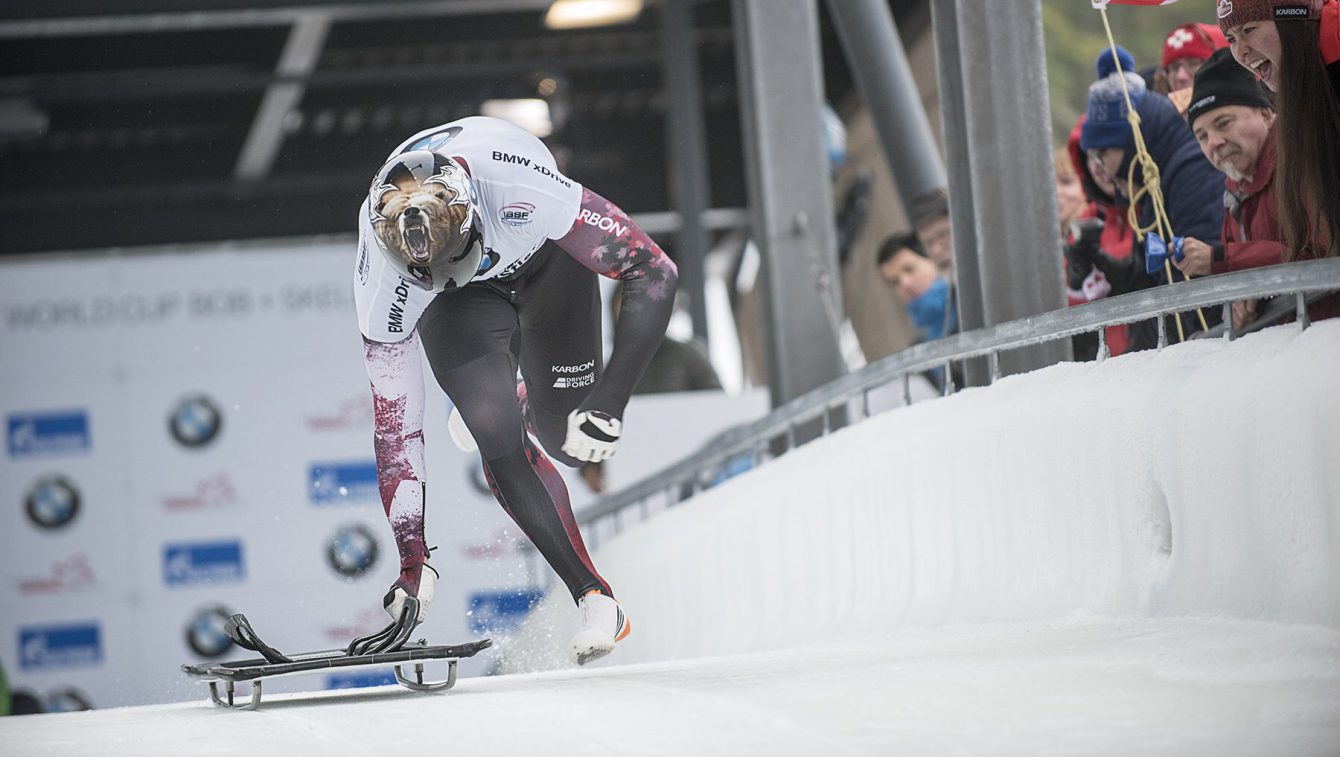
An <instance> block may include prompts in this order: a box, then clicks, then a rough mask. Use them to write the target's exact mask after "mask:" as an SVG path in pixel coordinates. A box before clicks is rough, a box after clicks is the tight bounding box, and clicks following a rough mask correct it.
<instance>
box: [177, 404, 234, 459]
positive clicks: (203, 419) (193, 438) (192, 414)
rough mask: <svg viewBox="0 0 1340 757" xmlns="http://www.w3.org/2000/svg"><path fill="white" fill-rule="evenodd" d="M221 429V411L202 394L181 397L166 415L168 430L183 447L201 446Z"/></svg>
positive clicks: (212, 439) (212, 438)
mask: <svg viewBox="0 0 1340 757" xmlns="http://www.w3.org/2000/svg"><path fill="white" fill-rule="evenodd" d="M222 429H223V413H221V412H220V411H219V407H218V405H216V404H214V402H213V401H212V400H210V398H208V397H206V396H205V395H203V394H197V395H193V396H190V397H186V398H184V399H182V401H181V402H178V403H177V406H176V407H174V408H173V409H172V413H171V415H169V416H168V431H169V432H170V433H171V434H172V438H173V439H176V440H177V443H178V444H180V445H181V446H183V447H188V448H191V449H194V448H197V447H203V446H205V445H206V444H209V443H210V442H212V441H214V439H215V438H216V437H217V436H218V435H219V431H221V430H222Z"/></svg>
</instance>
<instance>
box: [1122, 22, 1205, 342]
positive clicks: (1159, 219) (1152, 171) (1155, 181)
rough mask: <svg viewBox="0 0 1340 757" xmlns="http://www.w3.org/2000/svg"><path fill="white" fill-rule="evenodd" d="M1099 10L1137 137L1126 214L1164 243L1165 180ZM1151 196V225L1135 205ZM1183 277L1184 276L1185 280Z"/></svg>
mask: <svg viewBox="0 0 1340 757" xmlns="http://www.w3.org/2000/svg"><path fill="white" fill-rule="evenodd" d="M1098 13H1099V14H1101V15H1102V17H1103V29H1104V30H1105V31H1106V32H1107V45H1108V49H1109V50H1111V51H1112V62H1113V63H1114V64H1116V70H1117V79H1118V80H1120V81H1121V93H1122V95H1123V96H1124V97H1125V98H1126V120H1127V121H1129V122H1130V124H1131V134H1132V135H1133V136H1134V137H1135V157H1134V158H1133V159H1132V160H1131V166H1130V169H1129V170H1128V171H1127V173H1126V186H1127V187H1129V188H1131V190H1132V191H1131V204H1130V207H1129V208H1127V209H1126V218H1127V220H1128V221H1129V222H1130V224H1131V229H1132V230H1133V231H1134V232H1135V241H1136V242H1137V243H1139V244H1144V241H1145V236H1146V235H1148V234H1150V233H1151V232H1152V233H1154V234H1157V235H1158V237H1159V238H1160V239H1162V240H1163V241H1164V243H1165V244H1167V243H1171V242H1172V238H1173V229H1172V222H1171V221H1169V220H1168V211H1167V210H1165V209H1164V206H1163V184H1162V183H1161V182H1160V179H1159V167H1158V164H1157V163H1155V162H1154V156H1152V155H1150V154H1149V150H1148V149H1147V148H1146V147H1145V135H1144V132H1142V131H1141V130H1140V114H1139V113H1136V112H1135V103H1133V102H1131V91H1130V89H1129V88H1128V87H1127V86H1126V72H1125V70H1124V69H1122V67H1121V57H1120V56H1118V55H1117V41H1116V38H1115V37H1113V36H1112V25H1111V24H1110V23H1108V20H1107V7H1106V4H1104V5H1103V6H1100V7H1099V8H1098ZM1137 167H1138V168H1139V169H1140V174H1141V178H1142V179H1143V181H1142V182H1141V185H1140V187H1139V188H1138V189H1137V188H1135V169H1136V168H1137ZM1146 195H1148V196H1149V202H1150V204H1151V205H1153V206H1154V220H1153V222H1151V223H1150V224H1149V225H1148V226H1141V225H1140V220H1139V216H1140V214H1139V212H1138V211H1137V210H1136V208H1137V207H1138V206H1139V204H1140V201H1141V200H1142V199H1144V198H1145V196H1146ZM1163 270H1164V272H1165V273H1167V274H1168V283H1169V284H1172V283H1174V282H1175V281H1176V279H1174V278H1173V272H1172V270H1173V269H1172V263H1171V262H1169V259H1168V258H1167V257H1165V258H1164V259H1163ZM1186 278H1187V277H1184V278H1183V280H1186ZM1196 315H1197V316H1198V317H1199V318H1200V327H1201V328H1202V329H1204V330H1206V331H1209V330H1210V327H1209V326H1208V325H1207V324H1206V322H1205V314H1204V313H1202V312H1201V311H1200V308H1196ZM1173 320H1174V321H1176V322H1177V341H1179V342H1184V341H1186V333H1185V332H1184V331H1183V330H1182V319H1181V318H1177V317H1174V318H1173Z"/></svg>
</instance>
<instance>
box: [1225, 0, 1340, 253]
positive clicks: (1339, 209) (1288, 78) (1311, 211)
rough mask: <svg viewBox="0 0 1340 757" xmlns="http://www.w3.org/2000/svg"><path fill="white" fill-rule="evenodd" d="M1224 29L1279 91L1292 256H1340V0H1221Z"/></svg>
mask: <svg viewBox="0 0 1340 757" xmlns="http://www.w3.org/2000/svg"><path fill="white" fill-rule="evenodd" d="M1219 27H1220V28H1221V29H1223V31H1224V36H1225V37H1227V38H1228V41H1229V45H1230V46H1231V47H1232V49H1233V57H1234V58H1236V59H1237V61H1238V63H1240V64H1242V66H1243V67H1244V68H1247V69H1248V70H1250V71H1252V72H1254V73H1255V74H1256V76H1257V77H1258V78H1259V79H1260V80H1261V81H1262V82H1263V83H1264V84H1265V85H1266V87H1268V88H1269V89H1270V90H1271V91H1273V92H1275V93H1276V95H1277V97H1276V100H1275V109H1276V111H1277V116H1276V124H1275V132H1276V134H1277V135H1278V136H1277V140H1276V141H1277V143H1278V150H1279V155H1278V163H1277V165H1276V168H1275V171H1276V174H1277V175H1278V176H1279V181H1278V186H1279V187H1280V191H1279V193H1278V198H1279V217H1280V226H1281V227H1282V229H1283V230H1284V242H1285V244H1286V245H1287V246H1288V250H1287V252H1286V259H1289V260H1293V259H1296V258H1299V257H1333V256H1335V255H1337V254H1340V95H1338V94H1337V92H1340V0H1290V2H1281V0H1233V1H1232V2H1221V3H1220V4H1219Z"/></svg>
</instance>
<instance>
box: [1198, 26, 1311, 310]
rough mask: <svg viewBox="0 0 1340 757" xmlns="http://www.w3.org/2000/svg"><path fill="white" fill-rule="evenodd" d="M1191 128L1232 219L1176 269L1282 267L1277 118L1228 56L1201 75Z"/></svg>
mask: <svg viewBox="0 0 1340 757" xmlns="http://www.w3.org/2000/svg"><path fill="white" fill-rule="evenodd" d="M1186 120H1187V123H1189V124H1190V125H1191V130H1192V132H1193V133H1194V134H1195V135H1196V142H1198V143H1199V144H1200V149H1201V151H1202V152H1204V153H1205V157H1206V158H1207V159H1209V161H1210V162H1211V163H1213V164H1214V166H1215V168H1218V169H1219V170H1220V171H1222V172H1223V173H1224V176H1225V179H1224V185H1225V187H1226V189H1227V191H1226V192H1224V207H1225V210H1227V211H1228V212H1226V213H1225V214H1224V228H1223V233H1222V237H1221V239H1220V240H1218V243H1206V242H1204V241H1202V240H1199V239H1193V238H1187V240H1186V243H1185V245H1184V247H1183V253H1184V255H1185V257H1184V258H1183V259H1182V260H1181V261H1180V262H1177V263H1176V265H1177V267H1178V269H1180V270H1181V271H1182V272H1183V273H1185V274H1187V275H1189V276H1204V275H1207V274H1211V273H1225V272H1227V271H1238V270H1242V269H1245V268H1259V267H1261V266H1267V265H1275V264H1278V263H1283V262H1284V252H1285V247H1284V244H1283V243H1282V242H1281V241H1280V240H1281V239H1282V236H1281V232H1280V226H1279V221H1278V219H1277V217H1276V215H1275V132H1274V128H1273V127H1274V123H1275V111H1274V109H1273V108H1272V107H1271V103H1270V100H1269V98H1268V97H1267V96H1266V93H1265V91H1264V90H1262V89H1261V86H1260V84H1258V83H1257V81H1256V78H1255V77H1254V76H1253V75H1252V73H1251V72H1250V71H1248V70H1247V69H1245V68H1243V67H1242V66H1239V65H1238V64H1237V62H1236V61H1235V60H1233V56H1232V53H1230V52H1229V51H1228V50H1227V49H1224V50H1218V51H1216V52H1215V54H1214V55H1212V56H1210V59H1209V60H1208V61H1207V62H1206V63H1205V65H1204V66H1203V67H1202V68H1201V69H1200V71H1198V72H1197V73H1196V83H1195V85H1194V86H1193V89H1192V94H1191V106H1190V107H1189V108H1188V109H1187V113H1186ZM1246 310H1247V307H1246V306H1245V305H1244V306H1242V307H1240V308H1237V309H1235V316H1245V315H1248V313H1247V312H1246ZM1236 311H1242V312H1236ZM1234 320H1235V321H1237V320H1239V318H1238V317H1235V319H1234Z"/></svg>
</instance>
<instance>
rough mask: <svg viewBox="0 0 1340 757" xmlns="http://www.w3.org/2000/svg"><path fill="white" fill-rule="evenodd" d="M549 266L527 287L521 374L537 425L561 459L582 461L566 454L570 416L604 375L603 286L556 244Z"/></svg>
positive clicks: (523, 296)
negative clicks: (602, 372) (564, 447)
mask: <svg viewBox="0 0 1340 757" xmlns="http://www.w3.org/2000/svg"><path fill="white" fill-rule="evenodd" d="M544 253H549V254H548V255H547V256H546V259H545V261H544V267H543V268H542V269H541V270H538V271H536V272H535V273H534V274H532V275H530V276H528V278H527V282H526V285H525V288H524V289H523V290H522V291H521V297H520V302H519V303H518V305H519V310H520V314H521V355H520V361H521V376H522V378H524V379H525V382H526V397H527V403H528V405H529V413H530V421H531V427H532V428H533V429H534V430H535V435H536V436H537V437H538V438H539V440H540V444H542V445H543V446H544V449H545V451H546V452H548V453H549V455H550V456H552V457H553V458H554V459H555V460H558V461H559V462H561V463H563V464H564V465H568V466H571V467H578V466H580V465H581V464H582V462H581V461H580V460H577V459H576V458H573V457H570V456H569V455H567V454H565V453H564V452H563V449H562V447H563V442H564V440H565V439H566V437H567V433H568V415H569V414H570V413H571V412H572V411H573V410H576V409H577V407H578V406H579V405H581V403H582V400H584V399H585V398H586V396H587V395H588V394H590V393H591V389H592V388H593V387H594V386H595V384H596V381H597V380H599V378H600V372H601V370H602V364H601V341H600V287H599V285H598V282H597V279H596V274H594V273H592V272H591V271H590V270H588V269H587V268H585V267H583V266H582V265H581V264H580V263H578V262H577V261H575V260H573V259H572V258H571V257H570V256H568V255H566V254H564V253H563V252H562V251H561V250H559V249H557V247H556V246H554V245H552V244H551V245H550V249H546V250H543V251H541V254H544Z"/></svg>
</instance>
